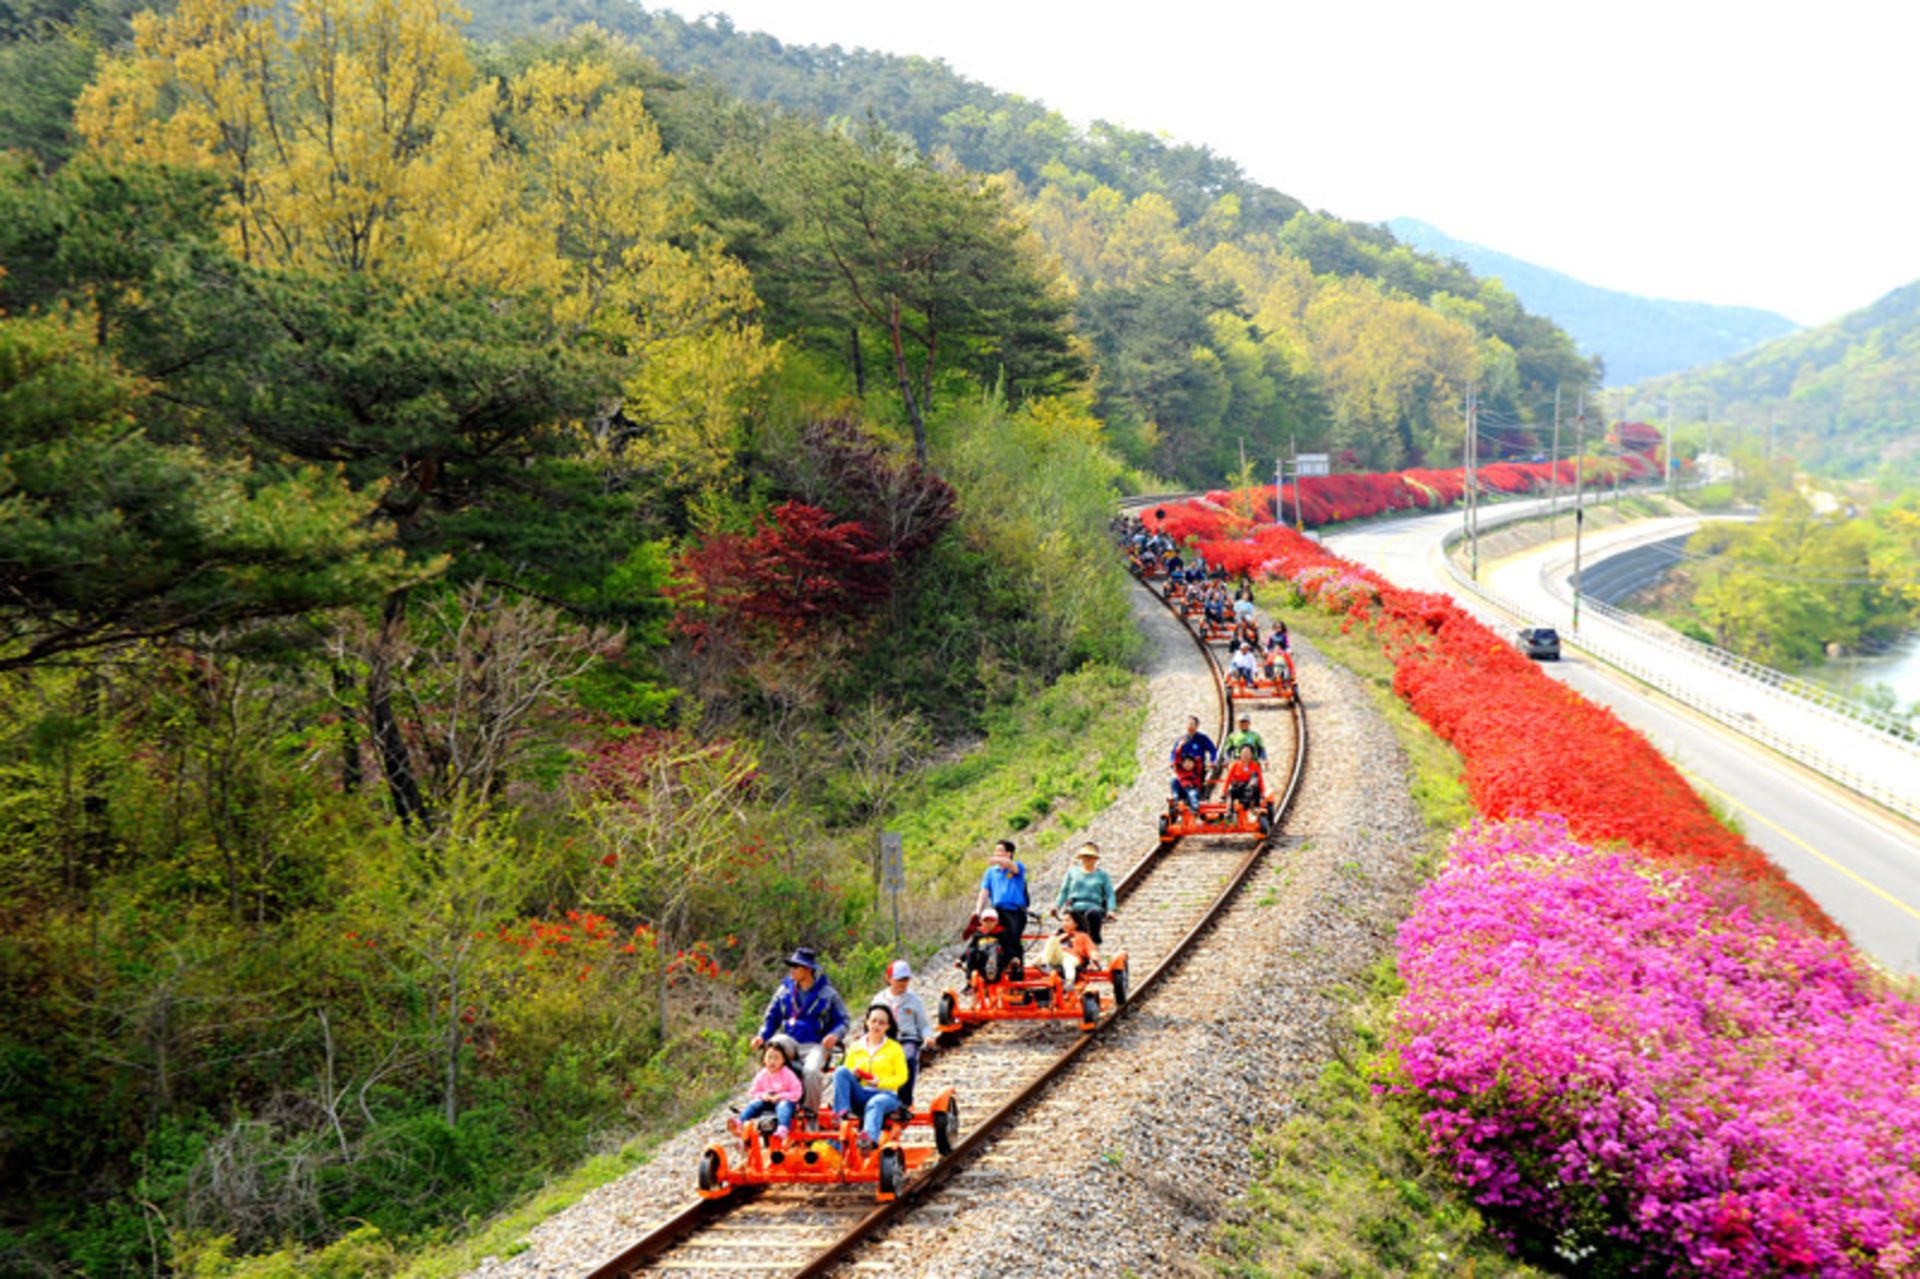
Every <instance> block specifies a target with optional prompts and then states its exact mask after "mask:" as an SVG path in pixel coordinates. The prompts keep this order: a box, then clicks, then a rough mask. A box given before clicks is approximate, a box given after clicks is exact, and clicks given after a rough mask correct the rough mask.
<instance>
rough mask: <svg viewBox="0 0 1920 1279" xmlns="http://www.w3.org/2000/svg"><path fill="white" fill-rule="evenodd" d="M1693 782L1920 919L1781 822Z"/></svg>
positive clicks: (1696, 779) (1917, 914)
mask: <svg viewBox="0 0 1920 1279" xmlns="http://www.w3.org/2000/svg"><path fill="white" fill-rule="evenodd" d="M1692 780H1693V784H1694V785H1695V786H1698V787H1700V788H1701V789H1703V790H1709V791H1712V792H1713V793H1714V794H1716V795H1718V796H1719V797H1720V799H1721V801H1722V802H1723V803H1725V804H1726V805H1727V806H1728V807H1730V808H1736V809H1738V810H1740V812H1742V813H1744V814H1746V815H1747V816H1748V817H1751V818H1753V820H1755V821H1757V822H1759V823H1760V824H1761V825H1762V826H1765V827H1766V828H1767V829H1768V830H1770V831H1772V832H1773V833H1774V834H1776V835H1778V836H1780V837H1781V838H1782V839H1784V840H1787V841H1788V842H1790V843H1792V844H1794V845H1796V846H1797V847H1799V848H1802V849H1804V850H1806V851H1807V852H1809V853H1811V854H1813V856H1815V857H1817V858H1819V859H1820V861H1821V862H1823V863H1825V864H1826V865H1827V866H1828V867H1829V868H1831V869H1833V870H1837V871H1839V872H1840V873H1841V874H1842V875H1845V876H1846V877H1847V878H1848V879H1851V880H1852V881H1853V882H1854V883H1856V884H1858V885H1860V887H1862V888H1864V889H1866V890H1867V891H1868V892H1870V893H1872V894H1873V895H1874V896H1876V897H1878V898H1880V899H1881V900H1883V901H1885V902H1887V903H1888V904H1890V905H1892V906H1895V907H1898V908H1899V909H1900V910H1903V911H1905V912H1906V913H1907V914H1909V915H1912V916H1913V917H1914V918H1915V919H1920V910H1916V909H1914V908H1913V907H1912V906H1909V905H1908V904H1907V903H1906V902H1904V901H1902V900H1900V899H1899V898H1898V897H1895V896H1894V895H1893V894H1892V893H1890V892H1888V891H1887V890H1886V889H1884V888H1882V887H1880V885H1878V884H1876V883H1874V882H1873V881H1872V880H1870V879H1867V878H1865V877H1864V876H1862V875H1860V874H1859V873H1858V872H1857V871H1854V870H1851V869H1849V868H1848V867H1846V866H1844V865H1842V864H1841V863H1839V862H1837V861H1835V860H1834V859H1833V858H1831V857H1829V856H1827V855H1826V854H1825V853H1823V852H1821V851H1820V850H1819V849H1817V848H1815V847H1814V846H1813V845H1812V844H1809V843H1808V842H1807V841H1806V840H1804V839H1802V838H1800V837H1799V836H1798V835H1796V834H1794V833H1793V832H1792V831H1790V830H1788V829H1787V828H1786V827H1784V826H1782V825H1781V824H1780V823H1779V822H1776V821H1774V820H1773V819H1772V818H1770V817H1767V816H1765V815H1763V814H1761V813H1758V812H1755V811H1754V810H1753V809H1751V808H1748V807H1747V806H1746V805H1745V804H1743V803H1741V802H1740V801H1739V800H1737V799H1735V798H1734V797H1733V796H1732V795H1729V794H1728V793H1727V792H1726V791H1724V790H1722V789H1720V788H1719V787H1718V786H1715V785H1713V784H1712V783H1711V782H1708V781H1704V780H1702V779H1701V778H1700V777H1699V776H1697V775H1694V776H1692Z"/></svg>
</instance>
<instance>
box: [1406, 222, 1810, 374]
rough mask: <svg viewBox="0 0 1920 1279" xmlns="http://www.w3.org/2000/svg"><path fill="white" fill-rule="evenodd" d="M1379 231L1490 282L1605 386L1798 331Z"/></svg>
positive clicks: (1476, 249) (1736, 312) (1737, 310)
mask: <svg viewBox="0 0 1920 1279" xmlns="http://www.w3.org/2000/svg"><path fill="white" fill-rule="evenodd" d="M1387 228H1388V230H1390V231H1392V232H1393V234H1394V237H1395V238H1396V239H1398V240H1400V241H1401V242H1402V243H1405V244H1407V245H1410V246H1411V247H1413V248H1416V249H1420V250H1423V251H1425V252H1428V253H1435V254H1439V255H1441V256H1443V257H1451V258H1458V259H1459V260H1460V261H1461V262H1463V263H1465V264H1466V265H1467V266H1468V267H1469V268H1470V269H1471V270H1472V271H1473V273H1474V274H1475V275H1478V276H1480V277H1482V278H1483V279H1484V278H1486V277H1489V276H1493V277H1498V278H1499V279H1500V280H1501V281H1502V282H1503V283H1505V284H1506V286H1507V288H1508V289H1510V290H1512V292H1513V293H1514V294H1515V296H1517V297H1518V298H1519V299H1520V301H1521V302H1522V303H1524V304H1525V305H1526V308H1527V309H1528V310H1529V311H1532V312H1534V313H1535V314H1536V315H1544V316H1546V317H1547V318H1549V319H1551V320H1553V321H1554V322H1556V323H1557V324H1559V325H1560V326H1561V327H1562V328H1564V329H1566V330H1567V332H1569V333H1571V334H1572V335H1573V338H1574V340H1575V341H1576V342H1578V343H1579V344H1580V349H1581V350H1582V351H1583V352H1585V353H1586V354H1588V355H1598V356H1600V357H1601V358H1602V359H1603V360H1605V361H1606V368H1607V383H1608V385H1610V386H1626V385H1630V384H1632V383H1636V382H1641V381H1644V380H1646V379H1648V378H1654V377H1660V376H1663V375H1666V374H1670V373H1677V372H1680V371H1681V370H1683V369H1689V368H1694V367H1696V366H1699V365H1703V364H1712V363H1714V362H1716V361H1719V360H1724V359H1726V358H1728V357H1729V356H1733V355H1737V354H1739V353H1740V352H1742V351H1746V350H1750V349H1752V348H1753V347H1755V346H1758V345H1759V344H1761V343H1763V342H1767V341H1770V340H1772V339H1774V338H1779V337H1783V336H1785V335H1787V334H1790V333H1793V332H1795V331H1797V330H1798V329H1799V327H1800V326H1799V325H1797V324H1795V323H1794V322H1793V321H1792V320H1789V319H1788V318H1787V317H1785V316H1784V315H1777V314H1775V313H1774V312H1772V311H1764V310H1761V309H1759V308H1757V307H1744V306H1716V305H1714V304H1712V303H1708V302H1679V301H1674V300H1672V299H1668V298H1650V297H1643V296H1641V295H1640V294H1637V293H1624V292H1621V291H1619V290H1617V289H1604V288H1600V287H1599V286H1597V285H1592V284H1588V283H1586V282H1585V281H1583V280H1579V279H1576V278H1575V277H1573V276H1571V275H1567V274H1565V273H1564V272H1560V271H1555V270H1552V269H1551V268H1548V267H1543V266H1539V265H1536V264H1535V263H1532V262H1527V261H1524V260H1522V259H1520V258H1516V257H1513V256H1511V255H1509V254H1505V253H1501V252H1499V251H1497V250H1494V249H1489V248H1486V247H1485V246H1483V245H1478V244H1473V243H1470V242H1468V241H1465V240H1456V239H1454V238H1453V237H1452V236H1449V235H1448V234H1446V233H1445V232H1444V231H1441V230H1440V229H1439V228H1437V227H1434V226H1432V225H1430V224H1429V223H1426V222H1422V221H1420V220H1419V219H1417V218H1394V219H1393V220H1392V221H1390V222H1388V223H1387Z"/></svg>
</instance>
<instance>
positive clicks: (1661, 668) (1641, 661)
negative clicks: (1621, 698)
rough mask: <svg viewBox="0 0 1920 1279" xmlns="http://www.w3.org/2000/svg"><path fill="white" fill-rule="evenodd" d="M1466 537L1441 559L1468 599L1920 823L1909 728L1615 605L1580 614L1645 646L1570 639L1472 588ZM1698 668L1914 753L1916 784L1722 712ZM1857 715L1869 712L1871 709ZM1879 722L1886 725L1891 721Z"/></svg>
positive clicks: (1919, 774)
mask: <svg viewBox="0 0 1920 1279" xmlns="http://www.w3.org/2000/svg"><path fill="white" fill-rule="evenodd" d="M1461 536H1462V534H1460V533H1458V532H1455V533H1450V534H1449V535H1448V536H1447V538H1446V539H1445V540H1444V542H1443V544H1442V548H1441V550H1442V556H1441V557H1442V558H1443V559H1444V560H1445V561H1446V565H1447V572H1448V574H1449V575H1450V576H1451V577H1452V578H1453V580H1454V582H1455V583H1456V584H1457V585H1458V586H1460V587H1461V588H1462V589H1463V590H1465V591H1467V592H1468V593H1469V594H1472V595H1476V596H1478V597H1479V598H1481V599H1483V600H1485V601H1486V602H1488V603H1490V604H1493V605H1495V606H1497V607H1499V608H1500V609H1502V610H1504V611H1505V612H1507V613H1510V614H1512V615H1513V616H1515V617H1518V618H1521V619H1524V620H1525V621H1526V623H1527V624H1528V625H1540V626H1553V627H1554V628H1555V629H1557V630H1560V641H1561V643H1563V644H1572V645H1574V646H1575V647H1577V648H1579V649H1581V650H1582V651H1584V652H1586V653H1589V654H1591V655H1592V656H1594V657H1596V658H1598V659H1600V660H1601V661H1603V662H1606V663H1607V664H1608V665H1610V666H1613V667H1616V668H1618V669H1619V670H1622V671H1625V672H1626V673H1627V674H1629V675H1632V676H1633V677H1634V678H1636V679H1638V680H1641V681H1642V682H1644V683H1647V684H1650V685H1652V686H1653V687H1654V688H1657V689H1659V690H1660V691H1661V692H1663V693H1665V694H1667V696H1669V697H1671V698H1673V699H1674V700H1675V701H1677V702H1681V703H1683V704H1685V705H1687V706H1690V707H1692V708H1693V709H1694V710H1696V711H1699V712H1700V713H1701V714H1703V715H1705V716H1707V717H1708V718H1709V719H1712V720H1714V721H1716V722H1718V723H1721V724H1724V725H1726V726H1727V727H1728V728H1731V729H1733V730H1734V731H1735V732H1738V733H1741V734H1743V735H1745V736H1747V737H1750V738H1752V739H1753V740H1755V741H1757V742H1760V743H1762V744H1763V745H1765V746H1767V747H1769V748H1771V749H1773V750H1776V751H1778V752H1779V753H1780V754H1782V755H1785V756H1786V757H1787V758H1789V759H1792V760H1795V761H1797V762H1799V763H1801V764H1804V765H1806V766H1807V767H1808V768H1811V769H1813V770H1814V771H1815V772H1817V773H1820V774H1822V775H1823V776H1825V777H1828V778H1831V779H1832V780H1834V781H1836V782H1839V783H1840V784H1841V785H1843V786H1845V787H1847V788H1848V789H1850V790H1852V791H1855V792H1857V793H1858V794H1861V795H1864V796H1866V797H1868V798H1869V799H1872V800H1875V801H1876V802H1878V803H1881V804H1884V805H1885V806H1886V807H1888V808H1890V809H1892V810H1893V811H1894V812H1897V813H1900V814H1902V815H1903V816H1906V817H1909V818H1912V819H1914V820H1920V742H1916V739H1915V735H1914V733H1913V731H1912V729H1911V727H1910V726H1906V725H1902V726H1901V727H1902V728H1904V729H1905V731H1904V732H1894V731H1888V730H1887V729H1884V728H1881V727H1880V726H1879V725H1878V724H1875V723H1874V722H1873V720H1872V718H1870V717H1869V716H1866V715H1858V714H1847V713H1845V712H1844V711H1841V710H1839V709H1836V708H1835V707H1834V706H1833V705H1832V704H1831V703H1832V702H1833V700H1834V696H1833V695H1832V694H1830V693H1827V692H1826V690H1824V689H1819V688H1818V686H1817V685H1810V684H1808V683H1807V681H1805V680H1800V679H1796V678H1795V677H1793V676H1791V675H1787V674H1784V673H1783V672H1780V671H1774V670H1770V669H1769V668H1767V667H1764V666H1760V665H1759V664H1758V663H1755V662H1751V661H1748V660H1747V659H1745V658H1741V657H1737V656H1735V655H1734V654H1732V653H1728V652H1726V651H1725V650H1724V649H1717V648H1714V647H1713V646H1712V645H1708V644H1701V643H1700V642H1699V641H1697V640H1692V639H1689V638H1687V637H1686V636H1684V635H1681V634H1679V633H1678V632H1675V631H1673V630H1671V629H1670V628H1667V627H1660V628H1659V629H1660V630H1662V631H1665V632H1666V637H1662V636H1659V635H1656V634H1654V633H1652V632H1651V631H1650V630H1649V627H1653V626H1658V625H1659V624H1658V623H1654V622H1649V621H1648V619H1645V618H1634V617H1632V616H1631V615H1630V614H1627V613H1625V612H1623V611H1622V610H1620V609H1618V608H1614V607H1612V606H1611V605H1606V604H1596V603H1595V602H1594V601H1592V600H1586V599H1583V600H1582V601H1581V602H1580V607H1581V609H1582V610H1583V611H1591V612H1593V613H1595V614H1598V615H1600V616H1601V617H1604V618H1606V619H1608V620H1609V621H1612V622H1614V623H1616V624H1618V625H1620V626H1622V627H1623V628H1627V629H1630V630H1631V631H1632V632H1633V633H1634V638H1635V639H1637V640H1639V641H1643V643H1635V642H1633V640H1623V639H1621V638H1620V637H1618V636H1617V635H1614V634H1609V633H1608V632H1607V631H1606V630H1605V629H1604V628H1603V629H1599V630H1594V629H1585V630H1582V631H1581V632H1580V633H1579V634H1577V635H1575V634H1572V633H1570V632H1568V631H1567V630H1565V629H1563V628H1561V627H1560V626H1559V624H1558V623H1557V622H1555V621H1553V620H1551V619H1548V618H1542V617H1539V616H1538V615H1537V614H1536V613H1535V612H1534V610H1533V609H1531V608H1528V607H1526V606H1524V605H1522V604H1519V603H1517V602H1516V601H1514V600H1513V599H1511V598H1510V597H1508V596H1507V595H1505V594H1504V593H1502V592H1499V591H1496V590H1494V589H1493V588H1492V587H1489V586H1484V585H1482V584H1481V583H1479V582H1476V581H1474V580H1473V579H1472V577H1470V576H1469V575H1468V573H1467V571H1466V570H1465V569H1463V568H1461V567H1460V566H1459V565H1458V564H1456V563H1454V562H1453V556H1452V555H1451V554H1449V553H1447V552H1448V549H1449V548H1450V547H1451V546H1452V545H1453V544H1454V543H1455V542H1456V541H1458V540H1459V538H1460V537H1461ZM1667 637H1671V638H1670V639H1669V638H1667ZM1645 645H1653V646H1656V648H1657V649H1658V650H1660V651H1663V652H1665V653H1667V654H1668V655H1669V656H1680V657H1682V658H1684V659H1685V660H1684V661H1682V662H1680V663H1675V662H1672V661H1666V662H1662V661H1653V660H1648V657H1647V654H1646V653H1645V651H1644V646H1645ZM1699 665H1709V666H1712V667H1713V668H1714V669H1715V670H1716V671H1718V672H1720V673H1721V674H1723V675H1727V676H1731V677H1734V678H1737V679H1740V680H1743V681H1749V682H1751V683H1752V685H1753V686H1754V687H1755V688H1756V689H1761V690H1764V691H1765V693H1766V694H1767V695H1769V696H1774V697H1782V698H1788V699H1791V700H1792V702H1793V703H1794V704H1795V705H1796V706H1797V707H1798V708H1799V709H1801V710H1805V711H1810V712H1813V713H1816V714H1818V715H1820V716H1821V717H1823V718H1827V719H1831V720H1833V721H1835V722H1836V723H1841V724H1846V725H1848V726H1849V727H1851V728H1852V729H1853V730H1854V731H1857V732H1859V733H1861V734H1862V735H1863V736H1865V735H1867V734H1871V735H1872V737H1873V738H1874V739H1876V740H1875V743H1874V744H1875V745H1877V746H1880V747H1892V748H1895V749H1899V750H1903V751H1909V752H1912V754H1913V770H1912V772H1911V773H1909V774H1907V775H1908V777H1910V778H1911V779H1912V782H1911V784H1910V785H1907V786H1899V787H1896V786H1892V785H1888V784H1887V783H1886V781H1885V780H1884V779H1882V778H1878V777H1875V776H1871V775H1869V774H1867V773H1864V772H1862V771H1861V770H1860V769H1858V768H1856V767H1854V766H1853V765H1851V764H1849V763H1848V762H1847V761H1846V760H1845V759H1841V758H1836V757H1835V755H1834V754H1833V753H1832V752H1830V751H1826V750H1822V749H1820V748H1819V747H1818V746H1817V745H1815V744H1813V743H1810V742H1809V741H1808V740H1807V739H1806V738H1805V736H1804V735H1802V734H1797V733H1791V732H1787V731H1784V730H1782V729H1780V728H1779V727H1777V726H1775V725H1773V724H1770V723H1768V722H1767V721H1766V720H1765V719H1763V718H1761V717H1759V716H1756V715H1754V714H1752V713H1751V712H1747V711H1740V710H1735V709H1733V708H1730V707H1726V706H1723V705H1721V704H1720V703H1718V702H1717V701H1715V700H1714V699H1713V698H1711V697H1709V696H1707V695H1706V693H1705V692H1704V690H1703V689H1702V686H1701V682H1700V681H1699V680H1698V679H1697V678H1695V679H1689V678H1688V673H1687V668H1688V667H1689V666H1699ZM1761 672H1764V674H1761ZM1802 688H1812V689H1815V690H1817V691H1818V692H1819V693H1820V694H1822V695H1821V696H1818V697H1814V696H1807V695H1805V694H1803V693H1802V692H1801V689H1802ZM1858 709H1860V710H1866V709H1867V708H1864V707H1863V708H1858ZM1879 718H1881V719H1883V720H1884V719H1888V718H1890V717H1886V716H1881V717H1879Z"/></svg>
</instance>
